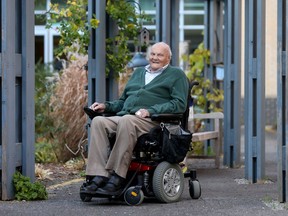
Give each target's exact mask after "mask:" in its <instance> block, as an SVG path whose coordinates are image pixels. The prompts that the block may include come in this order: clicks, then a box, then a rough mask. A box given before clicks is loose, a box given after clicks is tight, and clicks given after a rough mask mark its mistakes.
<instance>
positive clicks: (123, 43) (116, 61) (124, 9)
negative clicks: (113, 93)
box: [46, 0, 149, 76]
mask: <svg viewBox="0 0 288 216" xmlns="http://www.w3.org/2000/svg"><path fill="white" fill-rule="evenodd" d="M87 6H88V0H77V3H76V0H67V7H65V8H63V7H62V8H61V9H60V8H59V4H51V5H50V10H49V11H48V12H47V13H48V14H49V15H50V19H48V20H47V25H46V28H55V29H56V30H57V31H58V32H59V33H60V37H61V39H60V41H59V46H58V48H57V49H56V50H55V52H56V54H57V56H60V57H61V56H63V55H64V56H65V57H66V55H67V54H68V53H69V52H71V53H76V52H77V53H78V54H84V55H86V54H87V47H88V44H89V39H90V38H89V37H90V34H89V31H90V28H93V29H96V28H97V27H98V25H99V23H100V22H101V20H97V19H96V18H95V15H93V18H92V19H91V20H89V21H87V13H86V8H87ZM106 12H107V14H108V15H109V17H110V18H111V19H112V20H113V21H114V22H115V23H116V24H117V26H118V33H117V35H116V36H115V37H110V38H107V39H106V57H107V67H106V73H107V74H108V73H109V72H110V71H111V70H113V71H115V73H116V75H117V76H118V73H119V72H123V71H124V70H125V67H126V65H127V63H128V62H129V60H130V59H131V56H130V50H129V49H128V41H132V42H133V43H134V44H135V45H139V44H138V41H137V36H138V34H139V31H140V30H141V28H142V25H141V22H140V21H141V20H144V19H146V20H149V18H148V16H146V15H145V14H143V13H140V14H138V13H137V12H136V9H135V6H133V4H132V3H131V2H129V1H126V0H108V1H107V6H106ZM57 23H58V25H57ZM70 60H75V55H71V56H70Z"/></svg>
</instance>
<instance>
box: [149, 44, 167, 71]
mask: <svg viewBox="0 0 288 216" xmlns="http://www.w3.org/2000/svg"><path fill="white" fill-rule="evenodd" d="M169 62H170V54H169V51H168V49H167V47H165V46H163V45H161V44H156V45H154V46H152V48H151V52H150V55H149V63H150V67H151V70H152V71H156V70H158V69H160V68H162V67H164V66H165V65H167V64H168V63H169Z"/></svg>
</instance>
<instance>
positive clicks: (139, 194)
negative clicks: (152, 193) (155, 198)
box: [124, 187, 144, 206]
mask: <svg viewBox="0 0 288 216" xmlns="http://www.w3.org/2000/svg"><path fill="white" fill-rule="evenodd" d="M124 200H125V202H126V203H127V205H131V206H134V205H140V204H141V203H142V202H143V200H144V193H143V191H142V190H141V189H137V188H135V187H130V188H128V189H127V190H126V191H125V193H124Z"/></svg>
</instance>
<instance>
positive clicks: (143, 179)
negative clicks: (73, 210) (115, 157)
mask: <svg viewBox="0 0 288 216" xmlns="http://www.w3.org/2000/svg"><path fill="white" fill-rule="evenodd" d="M193 85H197V83H192V84H191V85H190V89H189V101H191V97H190V90H191V88H192V86H193ZM84 111H85V113H86V114H87V115H88V116H89V118H90V119H92V118H93V117H95V116H96V115H103V113H101V114H97V113H95V112H94V111H92V110H91V109H89V108H88V107H85V108H84ZM104 115H106V114H104ZM109 115H111V114H109ZM188 115H189V109H188V108H187V110H186V112H185V113H183V114H154V115H152V116H151V119H152V120H153V121H157V122H159V127H155V128H152V129H151V131H150V132H149V133H147V134H144V135H142V136H140V137H139V138H138V140H137V143H136V146H135V148H134V151H133V156H132V161H131V163H130V166H129V169H128V172H127V176H126V179H125V184H124V185H125V186H124V187H123V190H122V192H121V193H120V194H119V195H117V196H115V195H114V196H108V195H101V194H95V195H90V194H86V193H81V188H83V187H85V186H86V185H87V184H89V181H91V179H89V177H87V178H86V181H85V182H84V183H83V185H82V186H81V188H80V199H81V200H82V201H83V202H90V201H91V200H92V198H93V197H98V198H109V199H112V200H114V199H116V200H119V199H122V200H123V199H124V200H125V202H126V203H127V204H128V205H140V204H141V203H142V202H143V200H144V198H145V197H146V198H149V197H154V198H156V199H157V200H159V201H160V202H163V203H170V202H177V201H179V200H180V198H181V195H182V193H183V191H184V178H189V180H188V185H189V194H190V196H191V198H192V199H198V198H200V196H201V186H200V183H199V181H198V179H197V177H196V170H190V171H189V172H183V171H182V169H181V166H180V164H179V163H169V162H167V161H166V160H165V157H164V156H163V153H162V152H163V151H162V146H163V142H164V140H163V127H164V126H165V125H181V127H182V128H183V129H185V130H186V129H187V123H188ZM109 141H110V144H111V145H113V143H114V141H115V137H114V136H111V137H109ZM190 141H191V140H190Z"/></svg>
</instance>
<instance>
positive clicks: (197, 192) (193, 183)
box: [189, 180, 201, 199]
mask: <svg viewBox="0 0 288 216" xmlns="http://www.w3.org/2000/svg"><path fill="white" fill-rule="evenodd" d="M189 194H190V197H191V198H192V199H199V198H200V196H201V186H200V183H199V181H198V180H189Z"/></svg>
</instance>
